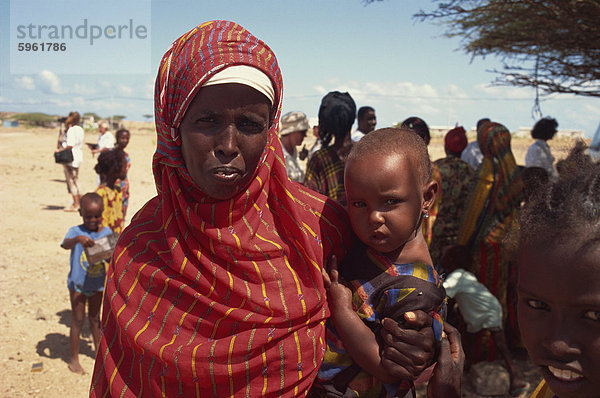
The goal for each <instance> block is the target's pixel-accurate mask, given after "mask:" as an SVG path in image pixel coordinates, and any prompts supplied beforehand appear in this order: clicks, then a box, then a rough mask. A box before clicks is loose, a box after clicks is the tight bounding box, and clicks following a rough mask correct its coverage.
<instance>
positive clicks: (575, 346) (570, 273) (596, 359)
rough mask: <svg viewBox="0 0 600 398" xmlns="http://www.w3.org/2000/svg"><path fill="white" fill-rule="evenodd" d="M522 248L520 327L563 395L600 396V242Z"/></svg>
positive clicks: (551, 383)
mask: <svg viewBox="0 0 600 398" xmlns="http://www.w3.org/2000/svg"><path fill="white" fill-rule="evenodd" d="M572 246H575V245H568V244H565V245H562V246H560V247H558V248H556V249H554V250H548V248H547V247H544V248H541V249H540V248H539V247H537V248H522V249H521V251H520V253H519V284H518V292H519V300H518V315H519V328H520V330H521V335H522V336H523V342H524V343H525V347H526V348H527V351H528V352H529V356H530V357H531V360H532V361H533V363H534V364H535V365H536V366H537V367H538V368H539V370H540V372H541V373H542V375H543V376H544V379H546V382H547V383H548V385H549V387H550V388H551V389H552V391H553V392H554V393H555V394H556V395H557V396H559V397H560V398H583V397H586V398H588V397H600V245H596V247H592V249H591V250H588V251H587V253H585V254H583V255H580V256H579V255H578V256H574V255H573V254H572V253H571V252H570V247H572Z"/></svg>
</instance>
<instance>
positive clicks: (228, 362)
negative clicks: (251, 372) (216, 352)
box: [227, 334, 236, 397]
mask: <svg viewBox="0 0 600 398" xmlns="http://www.w3.org/2000/svg"><path fill="white" fill-rule="evenodd" d="M235 337H236V335H235V334H234V335H233V336H232V337H231V340H230V341H229V352H228V353H227V374H228V375H229V394H230V395H231V396H232V397H233V396H234V395H235V394H234V390H233V372H232V370H231V355H232V354H233V346H234V345H235Z"/></svg>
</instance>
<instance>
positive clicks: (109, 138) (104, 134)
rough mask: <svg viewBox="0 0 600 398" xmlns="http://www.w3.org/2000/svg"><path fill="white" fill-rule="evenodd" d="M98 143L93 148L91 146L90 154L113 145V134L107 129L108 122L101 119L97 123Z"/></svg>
mask: <svg viewBox="0 0 600 398" xmlns="http://www.w3.org/2000/svg"><path fill="white" fill-rule="evenodd" d="M98 133H100V135H99V136H98V143H97V145H96V147H95V148H92V149H91V151H92V155H97V154H99V153H100V152H104V151H106V150H109V149H112V148H114V146H115V136H114V135H113V133H111V132H110V131H109V130H108V122H107V121H106V120H102V121H100V122H99V123H98Z"/></svg>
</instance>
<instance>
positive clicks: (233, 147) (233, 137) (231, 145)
mask: <svg viewBox="0 0 600 398" xmlns="http://www.w3.org/2000/svg"><path fill="white" fill-rule="evenodd" d="M238 134H239V133H238V131H237V127H236V126H235V124H234V123H231V124H228V125H227V126H226V127H225V128H224V129H223V130H222V131H221V132H220V133H219V135H218V137H217V140H218V142H217V145H216V146H215V155H216V156H217V157H218V158H219V159H221V160H224V161H229V160H231V159H234V158H235V157H236V156H237V155H238V154H239V148H238V142H237V141H238V140H237V136H238Z"/></svg>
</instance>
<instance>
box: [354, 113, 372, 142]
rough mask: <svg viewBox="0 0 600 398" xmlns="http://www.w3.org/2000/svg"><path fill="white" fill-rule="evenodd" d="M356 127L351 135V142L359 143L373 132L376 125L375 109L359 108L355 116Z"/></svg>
mask: <svg viewBox="0 0 600 398" xmlns="http://www.w3.org/2000/svg"><path fill="white" fill-rule="evenodd" d="M356 121H357V123H358V127H357V128H356V130H354V131H353V132H352V134H351V137H352V141H354V142H356V141H360V139H361V138H363V137H364V136H365V135H366V134H369V133H370V132H371V131H373V130H375V126H376V125H377V117H375V109H373V108H372V107H370V106H361V107H360V108H359V109H358V113H357V114H356Z"/></svg>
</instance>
